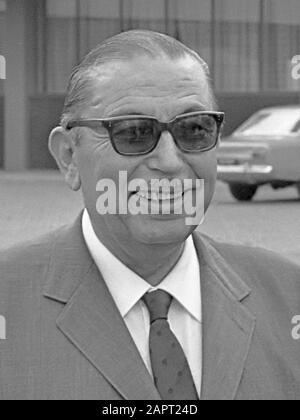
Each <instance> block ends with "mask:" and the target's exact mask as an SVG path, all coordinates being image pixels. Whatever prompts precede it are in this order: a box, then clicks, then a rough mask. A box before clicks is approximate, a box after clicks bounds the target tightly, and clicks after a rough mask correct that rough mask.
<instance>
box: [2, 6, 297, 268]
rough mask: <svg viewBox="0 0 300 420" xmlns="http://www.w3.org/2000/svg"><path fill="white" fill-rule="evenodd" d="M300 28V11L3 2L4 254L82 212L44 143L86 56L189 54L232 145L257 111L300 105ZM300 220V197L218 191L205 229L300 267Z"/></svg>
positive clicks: (219, 188) (267, 191) (293, 193)
mask: <svg viewBox="0 0 300 420" xmlns="http://www.w3.org/2000/svg"><path fill="white" fill-rule="evenodd" d="M299 22H300V1H299V0H285V1H283V0H251V1H249V0H6V1H4V0H0V54H1V55H3V56H4V57H5V59H6V75H7V77H6V80H0V200H1V205H0V238H1V239H0V247H4V246H7V245H11V244H13V243H15V242H17V241H18V240H20V239H27V238H28V237H30V236H32V235H35V234H38V233H40V232H43V231H46V230H49V229H50V228H52V227H55V226H57V225H58V224H61V223H64V222H67V221H68V220H70V219H71V218H72V217H73V216H74V215H76V213H77V212H78V209H79V208H80V207H81V206H82V202H81V197H80V196H79V195H74V194H72V193H71V192H68V190H67V189H66V187H65V186H64V184H63V182H62V181H61V180H60V178H59V175H58V174H57V172H56V171H53V169H55V168H56V165H55V162H54V161H53V159H52V158H51V156H50V154H49V152H48V148H47V142H48V135H49V132H50V130H51V128H53V127H54V126H55V125H57V123H58V121H59V117H60V113H61V110H62V105H63V101H64V92H65V89H66V84H67V80H68V76H69V75H70V72H71V70H72V68H73V66H74V65H76V63H78V62H79V60H80V59H81V58H82V57H83V56H84V55H85V54H86V53H87V52H88V51H89V50H90V49H91V48H93V47H95V46H96V45H97V44H98V43H99V42H101V41H102V40H104V39H105V38H107V37H109V36H111V35H114V34H116V33H118V32H120V31H123V30H128V29H136V28H141V29H152V30H157V31H160V32H164V33H167V34H169V35H171V36H173V37H175V38H177V39H178V40H180V41H182V42H183V43H185V44H186V45H188V46H190V47H191V48H193V49H194V50H196V51H197V52H199V54H200V55H201V56H202V57H203V58H204V59H205V60H206V61H207V63H208V64H209V66H210V69H211V76H212V80H213V85H214V89H215V92H216V95H217V99H218V102H219V107H220V109H222V110H224V111H225V112H226V114H227V118H226V119H227V122H226V126H225V132H224V135H225V136H227V135H229V134H231V133H232V132H233V131H234V130H235V129H236V128H237V127H238V126H239V125H240V124H241V123H242V122H243V121H244V120H245V119H246V118H248V117H249V116H250V115H252V114H253V113H254V112H255V111H257V110H259V109H261V108H264V107H267V106H268V107H269V106H273V105H276V106H278V105H285V104H299V103H300V89H299V88H300V80H295V79H293V78H292V77H291V72H292V63H291V60H292V58H293V57H294V56H296V55H300V25H299ZM299 141H300V140H299ZM299 180H300V160H299ZM299 216H300V202H299V198H298V194H297V192H296V190H295V189H292V188H287V189H284V190H282V191H280V192H277V191H273V190H272V189H271V188H269V187H268V186H266V187H264V189H262V190H261V191H259V193H258V194H257V195H256V196H255V200H253V201H252V202H251V204H250V203H245V202H237V201H235V200H234V199H233V198H232V197H231V195H230V194H229V193H228V189H227V187H226V185H225V184H218V186H217V193H216V197H215V201H214V205H213V207H212V209H211V211H210V213H209V215H208V217H207V222H206V224H205V226H204V227H203V228H202V229H203V230H204V231H205V232H207V233H209V234H213V235H214V236H217V237H218V238H219V239H225V240H232V241H238V242H243V243H249V244H252V245H258V246H266V247H268V248H270V249H274V250H276V251H279V252H282V253H284V254H285V255H287V256H289V257H291V258H293V259H294V260H296V261H298V258H299V257H300V217H299ZM298 239H299V240H298ZM298 244H299V245H298ZM299 260H300V258H299Z"/></svg>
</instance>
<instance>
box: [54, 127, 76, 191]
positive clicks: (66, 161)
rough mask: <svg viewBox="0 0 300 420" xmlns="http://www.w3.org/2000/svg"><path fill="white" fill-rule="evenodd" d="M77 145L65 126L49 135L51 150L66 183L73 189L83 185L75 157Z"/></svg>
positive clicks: (55, 129) (57, 128)
mask: <svg viewBox="0 0 300 420" xmlns="http://www.w3.org/2000/svg"><path fill="white" fill-rule="evenodd" d="M75 147H76V146H75V145H74V142H73V141H72V139H71V136H70V135H69V134H68V133H67V132H66V130H65V129H64V128H63V127H56V128H54V130H52V131H51V133H50V136H49V150H50V153H51V154H52V156H53V157H54V159H55V160H56V163H57V165H58V167H59V169H60V171H61V173H62V174H63V176H64V178H65V181H66V183H67V184H68V185H69V187H70V188H71V189H72V190H73V191H78V190H79V189H80V187H81V180H80V176H79V171H78V166H77V163H76V159H75Z"/></svg>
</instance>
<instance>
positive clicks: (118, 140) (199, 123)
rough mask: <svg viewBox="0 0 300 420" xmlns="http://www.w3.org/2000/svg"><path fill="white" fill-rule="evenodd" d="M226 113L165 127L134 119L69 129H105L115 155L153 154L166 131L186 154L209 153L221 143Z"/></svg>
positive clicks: (78, 123)
mask: <svg viewBox="0 0 300 420" xmlns="http://www.w3.org/2000/svg"><path fill="white" fill-rule="evenodd" d="M224 117H225V114H224V113H223V112H206V111H199V112H191V113H188V114H183V115H180V116H178V117H176V118H174V119H173V120H172V121H170V122H167V123H164V122H160V121H158V120H157V119H156V118H154V117H148V116H141V115H131V116H124V117H113V118H107V119H79V120H72V121H70V122H69V123H68V124H67V127H66V129H67V130H71V129H72V128H74V127H88V128H91V129H93V130H95V131H97V129H98V130H99V129H100V128H102V127H104V128H105V129H106V130H107V131H108V133H109V137H110V140H111V144H112V146H113V148H114V149H115V151H116V152H117V153H119V154H120V155H123V156H136V155H145V154H147V153H150V152H152V151H153V150H154V149H155V148H156V146H157V144H158V142H159V139H160V138H161V134H162V133H163V132H164V131H168V132H170V133H171V134H172V137H173V139H174V141H175V143H176V145H177V147H178V148H179V149H180V150H181V151H182V152H186V153H195V152H206V151H208V150H211V149H213V148H214V147H215V146H216V145H217V142H218V139H219V134H220V130H221V127H222V124H223V121H224Z"/></svg>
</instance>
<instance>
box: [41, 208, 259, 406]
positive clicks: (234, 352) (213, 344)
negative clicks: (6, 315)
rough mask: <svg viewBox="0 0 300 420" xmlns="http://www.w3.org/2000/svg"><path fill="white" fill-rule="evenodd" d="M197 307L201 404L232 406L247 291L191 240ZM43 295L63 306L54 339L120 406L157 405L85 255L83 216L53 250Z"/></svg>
mask: <svg viewBox="0 0 300 420" xmlns="http://www.w3.org/2000/svg"><path fill="white" fill-rule="evenodd" d="M194 243H195V247H196V250H197V253H198V256H199V261H200V269H201V290H202V306H203V378H202V399H204V400H206V399H210V400H215V399H234V398H235V396H236V393H237V390H238V386H239V383H240V381H241V377H242V374H243V370H244V366H245V362H246V358H247V355H248V352H249V348H250V344H251V338H252V335H253V331H254V328H255V318H254V317H253V315H251V314H250V313H249V312H248V310H247V309H246V308H245V306H244V305H243V304H242V301H243V300H244V299H245V298H246V297H247V296H248V295H249V294H250V290H249V289H248V287H247V286H246V285H245V283H244V282H243V281H242V280H241V279H240V277H239V276H238V275H237V274H236V273H235V272H234V271H232V270H231V268H230V267H229V266H228V264H227V263H226V261H225V260H224V259H223V258H222V257H221V256H220V254H219V253H218V252H217V250H216V249H215V248H214V247H213V246H212V245H211V244H210V243H209V241H208V240H206V239H205V238H204V239H203V238H200V236H199V235H198V234H195V235H194ZM44 295H45V297H47V298H50V299H54V300H56V301H58V302H61V303H63V304H66V305H65V306H64V307H63V310H62V312H61V314H60V316H59V317H58V319H57V326H58V328H59V329H60V331H61V332H62V333H63V334H64V335H65V336H67V337H68V339H69V340H70V341H71V342H72V343H73V345H74V346H75V347H77V348H78V349H79V350H80V351H81V353H82V354H83V355H84V356H85V357H86V358H87V359H88V360H89V361H90V362H91V363H92V364H93V365H94V367H95V368H96V369H97V370H98V371H99V372H100V373H101V374H102V375H103V376H104V377H105V378H106V380H107V381H108V382H109V383H111V385H112V386H113V387H114V388H115V389H116V390H117V391H118V392H119V394H120V395H121V396H122V397H123V398H125V399H133V400H136V399H144V400H158V399H160V396H159V394H158V392H157V390H156V388H155V386H154V384H153V381H152V378H151V376H150V374H149V373H148V371H147V369H146V367H145V365H144V363H143V361H142V358H141V356H140V354H139V352H138V350H137V348H136V346H135V344H134V342H133V340H132V338H131V335H130V333H129V331H128V329H127V327H126V325H125V323H124V321H123V319H122V317H121V315H120V313H119V311H118V309H117V307H116V305H115V303H114V301H113V299H112V297H111V295H110V293H109V291H108V289H107V286H106V284H105V282H104V280H103V278H102V276H101V274H100V273H99V271H98V269H97V267H96V265H95V264H94V262H93V261H92V259H91V257H90V254H89V252H88V250H87V248H86V245H85V242H84V239H83V236H82V231H81V215H80V216H79V218H78V220H77V221H76V223H75V225H74V226H73V227H71V228H68V229H66V230H65V231H63V232H60V234H59V235H58V237H57V240H56V241H55V243H54V246H53V251H52V257H51V263H50V266H49V268H48V272H47V282H46V284H45V288H44Z"/></svg>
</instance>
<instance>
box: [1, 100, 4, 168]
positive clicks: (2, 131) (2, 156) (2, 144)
mask: <svg viewBox="0 0 300 420" xmlns="http://www.w3.org/2000/svg"><path fill="white" fill-rule="evenodd" d="M3 160H4V98H3V96H0V168H2V167H3V164H4V162H3Z"/></svg>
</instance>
